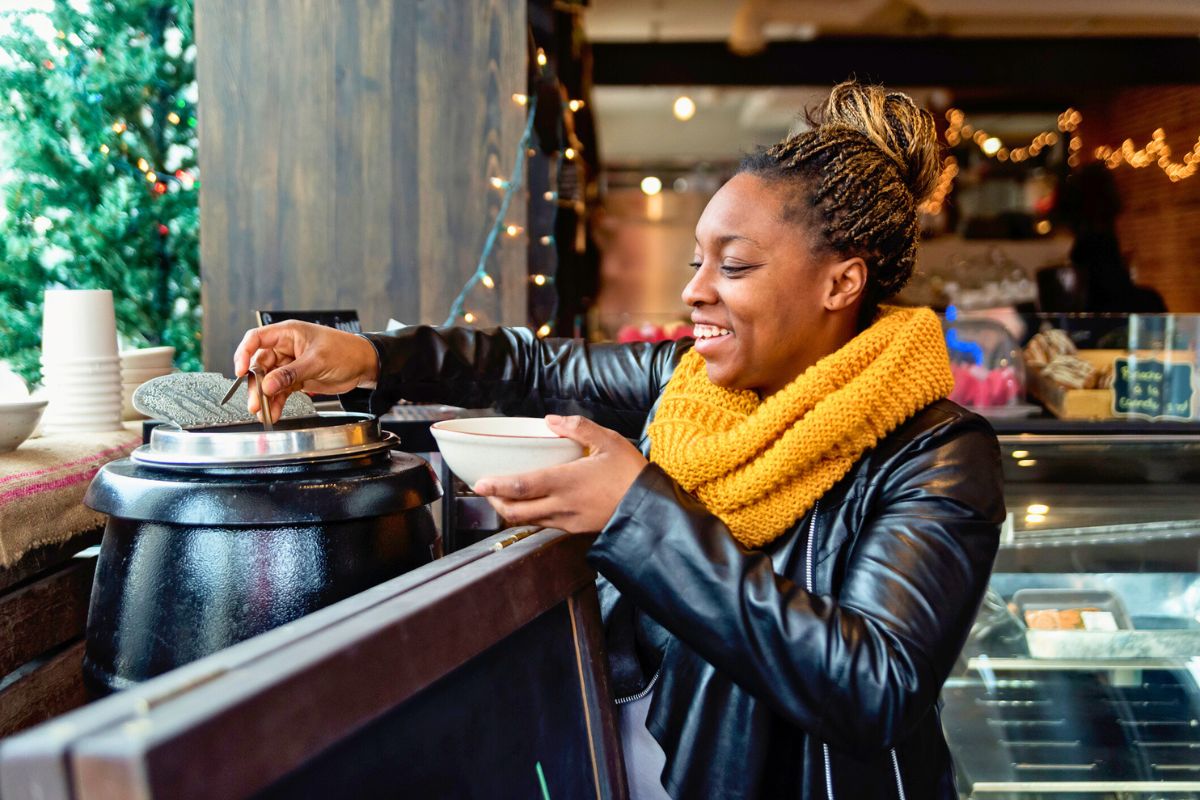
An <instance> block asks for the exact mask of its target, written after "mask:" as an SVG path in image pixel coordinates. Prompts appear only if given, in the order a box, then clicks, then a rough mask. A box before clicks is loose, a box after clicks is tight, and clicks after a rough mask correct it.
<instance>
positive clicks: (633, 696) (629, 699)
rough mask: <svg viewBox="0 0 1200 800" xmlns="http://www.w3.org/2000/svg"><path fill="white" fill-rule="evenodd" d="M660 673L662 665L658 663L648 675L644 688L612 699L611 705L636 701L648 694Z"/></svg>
mask: <svg viewBox="0 0 1200 800" xmlns="http://www.w3.org/2000/svg"><path fill="white" fill-rule="evenodd" d="M661 674H662V665H661V664H660V665H659V666H658V669H656V670H655V671H654V674H653V675H652V676H651V677H650V682H649V683H647V684H646V688H645V689H642V690H641V691H640V692H638V693H637V694H631V695H629V697H618V698H617V699H616V700H613V705H617V706H622V705H625V704H626V703H634V702H637V701H638V700H641V699H642V698H643V697H645V696H646V695H648V694H650V690H651V689H653V688H654V684H656V683H658V676H659V675H661Z"/></svg>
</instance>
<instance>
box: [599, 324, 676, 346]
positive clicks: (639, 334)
mask: <svg viewBox="0 0 1200 800" xmlns="http://www.w3.org/2000/svg"><path fill="white" fill-rule="evenodd" d="M691 335H692V326H691V324H690V323H687V322H674V323H668V324H666V325H664V326H661V327H660V326H658V325H655V324H654V323H652V322H643V323H641V324H640V325H623V326H622V327H621V328H620V329H619V330H618V331H617V341H618V342H620V343H621V344H627V343H629V342H665V341H667V340H668V339H684V338H686V337H688V336H691Z"/></svg>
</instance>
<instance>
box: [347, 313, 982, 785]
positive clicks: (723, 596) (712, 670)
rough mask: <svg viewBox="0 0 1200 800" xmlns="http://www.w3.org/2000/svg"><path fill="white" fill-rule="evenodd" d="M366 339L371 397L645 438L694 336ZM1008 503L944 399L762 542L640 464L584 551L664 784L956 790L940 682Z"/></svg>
mask: <svg viewBox="0 0 1200 800" xmlns="http://www.w3.org/2000/svg"><path fill="white" fill-rule="evenodd" d="M367 338H368V339H370V341H371V342H372V343H373V344H374V345H375V347H376V350H377V351H378V353H379V358H380V380H379V385H378V389H377V390H376V391H375V392H374V393H373V394H372V395H371V396H370V398H369V405H370V408H371V410H372V411H374V412H376V413H382V412H383V411H386V409H387V408H388V407H390V405H391V404H392V402H393V401H394V400H395V399H396V398H398V397H404V398H407V399H410V400H416V401H427V402H449V403H454V404H457V405H462V406H468V407H470V406H482V405H491V404H495V405H497V406H498V407H499V408H500V409H501V410H502V411H504V412H505V413H507V414H524V415H542V414H546V413H557V414H575V413H578V414H583V415H585V416H588V417H591V418H592V419H594V420H596V421H597V422H598V423H600V424H602V425H605V426H607V427H610V428H613V429H615V430H617V431H619V432H621V433H622V434H624V435H626V436H628V437H631V438H634V437H638V436H640V442H641V445H642V448H643V451H645V450H646V449H647V448H648V443H647V441H646V436H645V425H646V422H647V420H648V419H649V418H650V417H651V416H652V414H653V411H654V408H655V406H656V402H657V399H658V398H659V396H660V395H661V393H662V390H663V388H664V387H665V386H666V383H667V380H668V379H669V378H670V375H671V372H672V370H673V369H674V366H675V364H676V363H677V362H678V358H679V356H680V355H681V354H682V353H683V352H684V351H685V349H686V348H687V347H689V346H690V343H689V342H687V341H686V340H685V342H681V343H679V344H676V343H673V342H667V343H661V344H655V345H649V344H645V345H611V346H607V345H590V346H589V345H586V344H584V343H582V342H579V341H570V340H538V339H537V338H536V337H534V336H533V335H532V334H531V333H530V332H529V331H528V330H525V329H503V328H501V329H497V330H494V331H470V330H466V329H439V328H431V327H424V326H422V327H413V328H407V329H404V330H403V331H401V332H400V333H399V334H398V335H378V334H369V335H368V336H367ZM1003 519H1004V501H1003V497H1002V485H1001V471H1000V458H999V448H998V447H997V443H996V438H995V436H994V434H993V433H992V431H991V429H990V427H989V426H988V425H987V423H986V422H985V421H984V420H983V419H981V418H980V417H978V416H976V415H974V414H971V413H968V412H967V411H965V410H963V409H962V408H960V407H958V406H956V405H954V404H953V403H950V402H948V401H940V402H936V403H933V404H931V405H930V406H928V407H927V408H925V409H924V410H922V411H920V412H918V413H917V414H916V415H915V416H914V417H913V418H912V419H911V420H909V421H908V422H907V423H905V424H903V425H902V426H901V427H900V428H898V429H897V430H896V431H894V432H893V433H892V434H890V435H889V436H888V437H887V438H886V439H884V440H883V441H881V442H880V443H879V444H878V445H877V446H876V447H875V448H874V449H872V450H870V451H869V452H867V453H866V454H865V455H864V456H863V457H862V458H861V459H860V460H859V461H858V463H857V464H855V466H854V467H853V468H852V469H851V471H850V473H849V474H848V475H846V476H845V478H844V479H843V480H841V481H840V482H839V483H838V484H837V485H836V486H835V487H834V488H833V489H831V490H830V491H829V492H828V493H827V494H826V495H825V496H824V497H823V498H822V499H821V500H820V501H819V503H818V504H817V507H816V508H815V509H814V510H813V511H811V512H809V513H808V514H807V515H806V516H805V517H804V518H803V519H802V520H800V521H799V522H798V523H797V525H796V526H795V527H794V528H793V529H792V530H790V531H788V532H787V533H786V534H785V535H783V536H781V537H779V538H778V539H776V540H775V541H774V542H772V543H771V544H770V545H769V546H767V547H766V548H764V549H762V550H758V551H748V550H745V549H743V548H742V547H740V546H739V545H738V544H737V543H736V541H735V540H734V539H733V538H732V537H731V536H730V535H729V532H728V530H727V529H726V527H725V526H724V524H723V523H722V522H721V521H720V520H719V519H717V518H716V517H715V516H713V515H712V514H709V513H708V512H707V511H706V510H705V509H704V507H703V506H702V505H701V504H700V503H699V502H698V501H697V500H696V499H695V498H694V497H692V496H690V495H689V494H687V493H686V492H685V491H683V490H682V489H681V488H680V487H679V486H678V484H676V483H675V482H674V481H673V480H672V479H671V478H670V477H668V476H667V475H666V473H664V472H663V471H662V470H661V469H659V468H658V467H657V466H656V465H654V464H651V465H650V466H649V467H647V468H646V469H645V470H643V472H642V473H641V475H640V476H639V477H638V479H637V481H636V482H635V483H634V485H633V486H632V488H631V489H630V490H629V492H628V493H627V494H626V496H625V498H624V499H623V500H622V502H621V504H620V505H619V506H618V508H617V510H616V513H615V514H614V515H613V517H612V519H611V520H610V521H609V523H608V525H607V526H606V527H605V529H604V530H603V531H602V532H601V533H600V535H599V537H598V538H597V539H596V541H595V543H594V544H593V546H592V548H591V550H590V552H589V555H588V558H589V561H590V562H591V563H592V564H593V565H594V566H595V567H596V569H597V570H598V571H599V572H600V574H601V576H602V577H601V578H600V579H598V584H599V590H600V595H601V607H602V611H603V612H604V616H605V624H606V631H607V636H608V649H609V663H610V668H611V671H612V677H613V686H614V692H615V694H616V696H617V697H618V698H623V697H631V696H637V695H638V694H640V693H643V692H645V691H648V690H649V691H653V697H652V702H651V705H650V709H649V714H648V717H647V727H648V728H649V730H650V732H651V733H652V734H653V735H654V738H655V739H656V740H657V741H658V742H659V743H660V744H661V745H662V747H663V750H664V752H665V754H666V767H665V770H664V772H663V776H662V777H663V783H664V786H666V788H667V790H668V792H669V793H670V794H671V796H672V797H675V798H688V799H690V798H697V799H698V800H699V799H703V800H707V799H708V798H826V797H830V796H832V797H834V798H839V800H870V799H871V798H896V797H903V798H906V799H907V800H934V799H936V800H943V798H944V799H945V800H950V799H951V798H956V797H957V796H958V795H957V793H956V791H955V788H954V779H953V772H952V768H951V762H950V755H949V752H948V750H947V747H946V742H945V739H944V737H943V734H942V728H941V724H940V720H939V714H938V707H937V699H938V693H939V691H940V690H941V686H942V684H943V682H944V681H945V679H946V677H947V675H948V674H949V672H950V669H951V667H952V666H953V664H954V662H955V659H956V657H957V655H958V653H959V650H960V649H961V648H962V645H963V642H964V640H965V638H966V635H967V633H968V631H969V629H970V627H971V623H972V620H973V619H974V617H975V613H976V610H977V609H978V606H979V602H980V599H981V598H982V596H983V593H984V590H985V588H986V584H987V580H988V575H989V573H990V571H991V566H992V560H993V558H994V556H995V552H996V547H997V544H998V541H999V530H1000V525H1001V522H1002V521H1003ZM618 701H619V700H618ZM898 783H899V784H902V786H903V788H902V789H901V788H900V786H898ZM830 790H832V791H830Z"/></svg>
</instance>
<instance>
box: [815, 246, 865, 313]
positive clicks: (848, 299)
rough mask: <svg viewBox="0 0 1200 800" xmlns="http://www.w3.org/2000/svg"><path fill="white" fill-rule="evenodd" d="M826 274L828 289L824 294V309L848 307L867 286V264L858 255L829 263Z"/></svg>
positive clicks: (838, 309)
mask: <svg viewBox="0 0 1200 800" xmlns="http://www.w3.org/2000/svg"><path fill="white" fill-rule="evenodd" d="M828 274H829V276H830V280H829V284H828V286H829V291H828V293H827V294H826V295H825V309H826V310H828V311H842V310H843V309H847V308H850V307H851V306H853V305H854V304H855V303H857V302H858V301H859V299H860V298H861V297H862V296H863V292H864V290H865V289H866V288H867V264H866V262H865V261H863V260H862V259H861V258H859V257H858V256H855V257H854V258H848V259H846V260H845V261H838V262H837V263H835V264H832V265H830V267H829V273H828Z"/></svg>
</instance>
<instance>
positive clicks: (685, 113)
mask: <svg viewBox="0 0 1200 800" xmlns="http://www.w3.org/2000/svg"><path fill="white" fill-rule="evenodd" d="M671 113H673V114H674V115H675V119H677V120H679V121H680V122H687V121H688V120H689V119H691V118H692V117H694V116H696V101H695V100H693V99H692V98H690V97H688V96H687V95H686V94H681V95H679V97H676V98H675V103H674V104H673V105H672V106H671Z"/></svg>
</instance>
